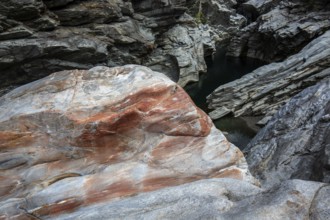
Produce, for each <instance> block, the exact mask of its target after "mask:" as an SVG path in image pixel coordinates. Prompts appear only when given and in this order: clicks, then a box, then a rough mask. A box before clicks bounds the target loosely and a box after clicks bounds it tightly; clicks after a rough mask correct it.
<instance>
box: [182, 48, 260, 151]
mask: <svg viewBox="0 0 330 220" xmlns="http://www.w3.org/2000/svg"><path fill="white" fill-rule="evenodd" d="M205 60H206V63H207V67H208V71H207V73H206V74H202V75H200V81H199V82H196V83H192V84H189V85H187V86H186V87H185V90H186V91H187V93H188V94H189V95H190V97H191V98H192V100H193V101H194V102H195V104H196V105H197V106H198V107H199V108H201V109H202V110H204V111H205V112H209V111H210V110H209V109H208V108H207V103H206V97H207V96H208V95H209V94H211V93H212V92H213V91H214V90H215V89H216V88H218V87H219V86H220V85H223V84H226V83H228V82H231V81H234V80H236V79H238V78H241V77H242V76H244V75H245V74H247V73H250V72H252V71H253V70H254V69H256V68H258V67H260V66H262V65H265V64H266V63H265V62H263V61H260V60H257V59H251V58H248V57H240V58H236V57H228V56H226V50H225V49H223V48H218V49H217V52H216V54H215V56H214V59H212V57H211V56H208V57H206V58H205ZM249 120H250V119H249ZM252 123H253V122H252ZM214 124H215V126H216V127H217V128H219V129H220V130H221V131H225V132H226V137H227V138H228V140H229V141H230V142H232V143H233V144H235V145H236V146H238V147H240V148H241V149H243V148H244V147H245V146H246V145H247V144H248V143H249V141H250V140H251V139H252V138H253V137H254V136H255V135H256V130H255V129H252V128H251V127H250V126H249V125H248V123H247V122H246V120H245V119H242V118H234V117H233V116H228V117H224V118H221V119H219V120H216V121H214Z"/></svg>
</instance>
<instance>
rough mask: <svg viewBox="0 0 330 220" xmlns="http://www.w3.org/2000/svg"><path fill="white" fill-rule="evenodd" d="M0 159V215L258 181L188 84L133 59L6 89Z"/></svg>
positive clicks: (47, 212)
mask: <svg viewBox="0 0 330 220" xmlns="http://www.w3.org/2000/svg"><path fill="white" fill-rule="evenodd" d="M0 158H1V160H0V170H1V174H0V179H1V182H0V203H1V205H0V207H4V208H1V209H0V218H6V217H8V218H9V217H11V216H15V218H23V217H28V216H29V215H32V216H35V217H37V218H44V217H47V216H59V215H61V214H63V213H69V212H72V211H75V210H78V209H81V208H83V207H87V206H91V205H93V204H101V205H102V204H104V203H107V202H110V201H112V200H113V199H116V198H117V199H118V198H121V197H127V196H133V195H136V194H139V193H142V192H148V191H154V190H157V189H161V188H164V187H169V186H175V185H180V184H183V183H187V182H192V181H196V180H199V179H207V178H225V177H227V178H234V179H238V180H243V181H246V182H250V183H256V182H255V180H254V178H253V177H252V176H251V175H250V174H249V171H248V168H247V163H246V161H245V158H244V156H243V154H242V153H241V152H240V150H239V149H238V148H236V147H235V146H234V145H232V144H231V143H229V142H228V141H227V140H226V138H225V137H224V136H223V135H222V133H221V132H220V131H219V130H217V129H216V128H215V127H214V125H213V124H212V121H211V120H210V118H209V117H208V116H207V115H206V114H205V113H204V112H202V111H201V110H199V109H198V108H197V107H196V106H195V105H194V104H193V102H192V101H191V99H190V97H189V96H188V95H187V94H186V93H185V92H184V90H183V89H182V88H181V87H179V86H178V85H177V84H176V83H174V82H173V81H171V80H170V79H168V78H167V77H166V76H165V75H163V74H161V73H158V72H153V71H151V70H150V69H148V68H146V67H142V66H133V65H130V66H123V67H117V68H112V69H109V68H107V67H95V68H92V69H90V70H80V71H79V70H72V71H62V72H57V73H54V74H52V75H50V76H48V77H46V78H43V79H40V80H38V81H35V82H33V83H30V84H27V85H25V86H22V87H19V88H17V89H15V90H13V91H11V92H10V93H7V94H6V95H4V96H3V97H1V98H0ZM47 218H48V217H47Z"/></svg>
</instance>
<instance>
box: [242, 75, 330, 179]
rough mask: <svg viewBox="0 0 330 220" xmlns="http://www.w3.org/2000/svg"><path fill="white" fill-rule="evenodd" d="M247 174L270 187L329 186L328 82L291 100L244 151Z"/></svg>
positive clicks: (329, 116)
mask: <svg viewBox="0 0 330 220" xmlns="http://www.w3.org/2000/svg"><path fill="white" fill-rule="evenodd" d="M244 151H245V152H246V155H247V160H248V162H249V167H250V169H251V172H252V173H253V174H254V175H255V176H256V177H258V178H259V179H260V180H261V182H262V183H264V184H266V185H273V184H277V183H279V182H282V181H283V180H287V179H293V178H299V179H305V180H315V181H321V182H327V183H329V182H330V169H329V168H330V79H326V80H324V81H322V82H320V83H319V84H317V85H315V86H312V87H309V88H307V89H305V90H304V91H302V92H301V93H299V94H298V95H296V96H294V97H293V98H292V99H291V100H290V102H288V103H287V104H286V105H285V106H284V107H282V108H281V109H280V111H279V112H278V113H277V114H276V115H275V116H274V117H273V118H272V119H271V120H270V122H269V123H268V124H267V126H266V127H265V128H263V129H262V130H261V131H260V132H259V133H258V134H257V136H256V137H255V138H254V139H253V140H252V141H251V143H250V144H249V145H248V146H247V148H246V149H244Z"/></svg>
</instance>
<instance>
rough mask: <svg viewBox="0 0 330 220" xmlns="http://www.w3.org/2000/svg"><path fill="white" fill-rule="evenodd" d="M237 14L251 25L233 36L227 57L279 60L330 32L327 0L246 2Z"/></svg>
mask: <svg viewBox="0 0 330 220" xmlns="http://www.w3.org/2000/svg"><path fill="white" fill-rule="evenodd" d="M238 12H239V13H241V14H243V15H244V16H245V17H246V18H247V19H248V20H249V22H250V24H249V25H248V26H246V27H244V28H243V29H241V30H239V31H237V32H236V33H235V37H234V38H233V39H232V40H231V42H230V45H229V46H228V55H229V56H247V57H251V58H257V59H260V60H264V61H268V62H274V61H281V60H283V59H285V58H287V57H288V56H290V55H293V54H295V53H297V52H298V51H299V50H301V49H302V48H303V47H304V46H306V45H307V44H308V43H309V42H310V41H312V40H313V39H315V38H316V37H318V36H320V35H322V34H323V33H324V32H325V31H327V30H329V29H330V20H329V18H330V4H329V1H327V0H313V1H309V0H271V1H270V0H249V1H246V2H244V3H242V4H240V5H239V6H238Z"/></svg>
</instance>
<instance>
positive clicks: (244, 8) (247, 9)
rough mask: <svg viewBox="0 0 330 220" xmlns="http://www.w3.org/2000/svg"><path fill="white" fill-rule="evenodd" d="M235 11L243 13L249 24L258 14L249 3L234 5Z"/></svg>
mask: <svg viewBox="0 0 330 220" xmlns="http://www.w3.org/2000/svg"><path fill="white" fill-rule="evenodd" d="M236 12H237V13H238V14H241V15H243V16H244V17H245V18H246V19H247V23H248V24H250V23H252V22H254V21H256V20H257V18H258V17H259V16H260V14H259V12H258V11H257V10H256V8H255V7H253V6H251V5H244V4H243V5H240V6H237V7H236Z"/></svg>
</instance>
